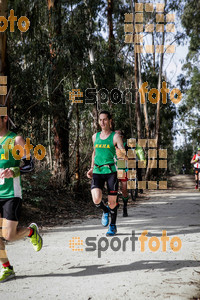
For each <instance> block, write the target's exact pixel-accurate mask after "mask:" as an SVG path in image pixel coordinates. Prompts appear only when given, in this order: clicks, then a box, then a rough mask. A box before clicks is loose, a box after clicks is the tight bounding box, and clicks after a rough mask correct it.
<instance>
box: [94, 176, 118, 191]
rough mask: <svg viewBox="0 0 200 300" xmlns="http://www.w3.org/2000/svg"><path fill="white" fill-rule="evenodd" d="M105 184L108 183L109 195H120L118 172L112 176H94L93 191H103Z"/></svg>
mask: <svg viewBox="0 0 200 300" xmlns="http://www.w3.org/2000/svg"><path fill="white" fill-rule="evenodd" d="M105 182H106V183H107V189H108V195H112V196H116V195H117V193H118V179H117V172H114V173H110V174H93V178H92V183H91V190H92V189H95V188H98V189H101V190H103V188H104V184H105Z"/></svg>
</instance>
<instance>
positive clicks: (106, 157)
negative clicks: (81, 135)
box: [87, 111, 124, 236]
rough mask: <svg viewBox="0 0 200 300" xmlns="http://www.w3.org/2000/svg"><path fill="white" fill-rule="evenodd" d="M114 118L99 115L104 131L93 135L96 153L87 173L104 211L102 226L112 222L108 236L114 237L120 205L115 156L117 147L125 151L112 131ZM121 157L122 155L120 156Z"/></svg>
mask: <svg viewBox="0 0 200 300" xmlns="http://www.w3.org/2000/svg"><path fill="white" fill-rule="evenodd" d="M111 122H112V118H111V115H110V113H109V112H108V111H102V112H101V113H100V115H99V125H100V126H101V129H102V131H101V132H97V133H96V134H94V135H93V137H92V140H93V144H94V151H93V154H92V165H91V169H90V170H89V171H88V172H87V177H88V178H91V179H92V183H91V193H92V198H93V202H94V204H95V205H96V207H99V208H101V209H102V210H103V216H102V225H103V226H107V225H108V223H109V214H110V215H111V222H110V226H109V229H108V232H107V234H106V235H107V236H113V235H115V233H116V232H117V227H116V218H117V209H118V205H117V203H116V200H117V193H118V179H117V170H116V167H115V162H114V156H115V155H116V149H115V146H117V148H118V149H124V146H123V142H122V139H121V137H120V136H119V134H116V133H115V132H112V131H111V129H110V128H111ZM118 155H120V154H118ZM118 158H120V157H119V156H118ZM105 182H106V183H107V189H108V206H106V205H105V204H104V203H103V202H102V190H103V188H104V184H105Z"/></svg>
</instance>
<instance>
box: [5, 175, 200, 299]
mask: <svg viewBox="0 0 200 300" xmlns="http://www.w3.org/2000/svg"><path fill="white" fill-rule="evenodd" d="M170 180H171V181H172V187H171V188H169V189H168V190H162V191H159V190H157V191H149V192H148V195H147V194H146V196H148V199H147V198H143V199H142V200H140V201H138V203H137V204H136V205H134V206H132V205H129V211H128V212H129V217H128V218H122V212H121V210H120V212H119V216H118V234H117V235H116V237H115V238H112V239H111V238H109V239H107V240H106V239H105V233H106V230H107V229H105V228H103V227H102V226H101V222H100V219H99V218H98V219H97V218H96V219H88V220H86V221H84V222H81V221H79V220H74V223H73V224H71V225H68V226H62V227H54V228H45V229H44V230H43V238H44V247H43V249H42V251H41V252H39V253H35V252H34V251H33V250H32V247H31V245H30V243H29V242H28V241H27V240H26V241H19V242H17V243H13V244H10V245H9V246H8V254H9V256H10V258H11V259H10V260H11V263H13V265H14V268H15V272H16V274H17V277H16V280H12V281H10V282H7V283H5V284H2V285H1V286H0V299H3V300H4V299H8V300H10V299H15V300H18V299H19V300H23V299H24V300H27V299H34V300H35V299H48V300H49V299H52V300H53V299H70V300H71V299H84V300H89V299H90V300H96V299H101V300H102V299H103V300H104V299H109V300H116V299H117V300H118V299H120V300H121V299H130V300H132V299H197V298H198V295H200V288H199V283H200V252H199V245H200V218H199V214H200V192H199V191H195V190H194V177H193V176H189V175H178V176H174V177H172V178H171V179H170ZM91 205H92V203H91ZM144 230H147V231H148V235H147V239H148V240H147V241H146V242H145V243H144V252H142V251H141V243H140V241H139V240H136V241H135V243H133V240H134V234H135V238H139V237H140V236H141V233H142V232H143V231H144ZM163 230H166V231H167V236H168V237H169V241H168V242H167V244H166V251H162V241H161V236H162V231H163ZM152 236H156V237H157V240H159V242H157V245H158V243H160V247H159V249H158V250H157V251H150V249H149V247H150V246H151V245H152V247H153V246H155V244H154V243H152V239H151V238H152ZM175 236H177V237H178V238H179V239H180V240H181V243H182V246H181V248H180V250H179V251H177V252H175V251H174V250H173V249H174V248H173V247H171V246H170V241H172V238H174V237H175ZM78 237H80V240H82V241H83V245H79V246H75V248H77V249H80V248H82V249H83V251H73V250H72V249H71V248H70V247H69V242H70V240H73V238H78ZM88 238H93V243H95V244H93V246H94V245H97V249H96V250H94V251H92V245H90V246H89V245H87V244H86V239H87V240H88ZM116 238H117V239H116ZM125 239H126V242H125ZM131 239H132V240H131ZM150 239H151V242H150ZM76 241H77V239H76ZM114 241H115V242H114ZM105 243H107V246H108V247H107V250H105ZM120 243H121V247H119V249H118V250H117V251H116V247H117V246H119V245H120ZM98 245H99V246H100V245H101V247H98ZM149 245H150V246H149ZM176 246H177V243H174V247H176ZM89 248H90V251H86V250H88V249H89ZM114 248H115V251H114ZM134 248H135V249H134ZM154 250H155V249H154ZM193 297H194V298H193Z"/></svg>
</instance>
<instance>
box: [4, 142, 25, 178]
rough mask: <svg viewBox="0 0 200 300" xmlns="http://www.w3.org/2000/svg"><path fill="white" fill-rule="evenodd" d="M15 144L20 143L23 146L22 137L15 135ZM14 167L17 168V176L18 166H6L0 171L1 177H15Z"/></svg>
mask: <svg viewBox="0 0 200 300" xmlns="http://www.w3.org/2000/svg"><path fill="white" fill-rule="evenodd" d="M15 145H20V146H22V147H23V148H24V145H25V141H24V139H23V138H22V137H21V136H16V138H15ZM15 169H18V170H17V173H18V175H16V176H19V168H6V169H5V170H3V172H2V173H1V178H13V177H15Z"/></svg>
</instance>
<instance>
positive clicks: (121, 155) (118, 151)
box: [116, 148, 126, 159]
mask: <svg viewBox="0 0 200 300" xmlns="http://www.w3.org/2000/svg"><path fill="white" fill-rule="evenodd" d="M116 154H117V158H118V159H119V158H124V159H125V157H126V150H125V149H118V148H117V149H116Z"/></svg>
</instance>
